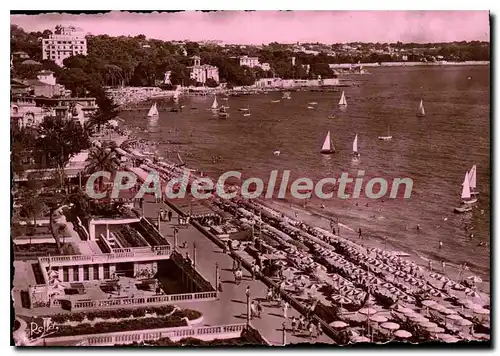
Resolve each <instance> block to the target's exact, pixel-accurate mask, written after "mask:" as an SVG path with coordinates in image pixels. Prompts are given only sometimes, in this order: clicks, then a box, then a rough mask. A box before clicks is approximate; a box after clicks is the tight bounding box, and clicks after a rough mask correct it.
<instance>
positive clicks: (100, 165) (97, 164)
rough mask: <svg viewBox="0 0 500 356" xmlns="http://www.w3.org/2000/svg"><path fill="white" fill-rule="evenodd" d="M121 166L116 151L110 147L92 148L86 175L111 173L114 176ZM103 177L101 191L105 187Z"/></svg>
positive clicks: (100, 182)
mask: <svg viewBox="0 0 500 356" xmlns="http://www.w3.org/2000/svg"><path fill="white" fill-rule="evenodd" d="M119 165H120V161H119V160H118V158H117V157H116V153H115V150H114V149H113V148H112V147H110V146H104V147H100V148H99V147H92V149H90V151H89V157H88V159H87V165H86V166H85V174H88V175H91V174H93V173H96V172H110V173H111V174H114V173H115V172H116V171H117V170H118V167H119ZM103 182H104V181H103V177H99V189H101V190H102V187H103Z"/></svg>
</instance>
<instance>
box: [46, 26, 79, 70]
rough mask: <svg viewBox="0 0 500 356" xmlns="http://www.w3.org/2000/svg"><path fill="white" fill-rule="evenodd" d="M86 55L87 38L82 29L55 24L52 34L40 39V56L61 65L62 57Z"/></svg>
mask: <svg viewBox="0 0 500 356" xmlns="http://www.w3.org/2000/svg"><path fill="white" fill-rule="evenodd" d="M79 54H81V55H84V56H86V55H87V40H86V39H85V33H84V32H83V30H82V29H80V28H77V27H73V26H69V27H63V26H57V27H56V28H55V31H54V34H52V35H50V37H49V38H46V39H43V41H42V58H43V59H49V60H52V61H54V62H55V63H56V64H57V65H59V66H62V65H63V61H64V59H66V58H68V57H71V56H76V55H79Z"/></svg>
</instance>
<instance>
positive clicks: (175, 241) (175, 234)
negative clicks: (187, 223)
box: [174, 227, 177, 249]
mask: <svg viewBox="0 0 500 356" xmlns="http://www.w3.org/2000/svg"><path fill="white" fill-rule="evenodd" d="M176 247H177V228H176V227H174V249H175V248H176Z"/></svg>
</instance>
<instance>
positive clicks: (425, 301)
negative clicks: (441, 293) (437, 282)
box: [422, 299, 437, 307]
mask: <svg viewBox="0 0 500 356" xmlns="http://www.w3.org/2000/svg"><path fill="white" fill-rule="evenodd" d="M436 304H437V302H436V301H435V300H432V299H427V300H423V301H422V305H423V306H426V307H430V306H433V305H436Z"/></svg>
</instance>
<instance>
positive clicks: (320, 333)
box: [316, 320, 323, 338]
mask: <svg viewBox="0 0 500 356" xmlns="http://www.w3.org/2000/svg"><path fill="white" fill-rule="evenodd" d="M322 334H323V330H321V323H320V321H319V320H318V322H317V323H316V338H318V337H320V336H321V335H322Z"/></svg>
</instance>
